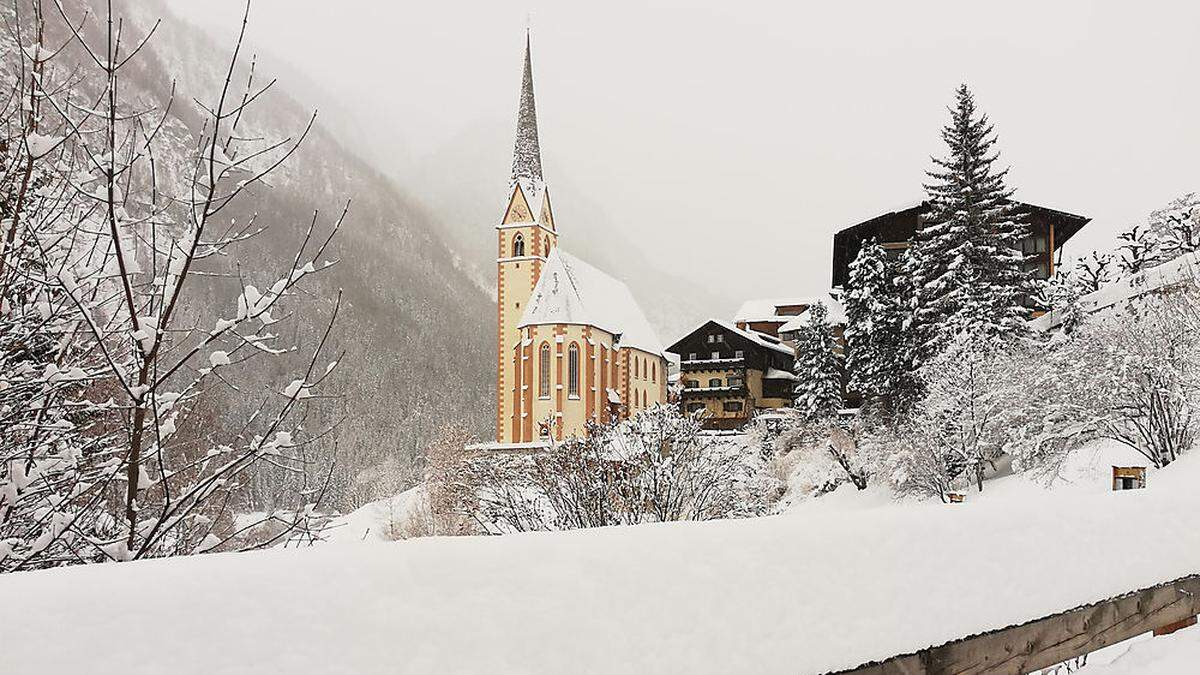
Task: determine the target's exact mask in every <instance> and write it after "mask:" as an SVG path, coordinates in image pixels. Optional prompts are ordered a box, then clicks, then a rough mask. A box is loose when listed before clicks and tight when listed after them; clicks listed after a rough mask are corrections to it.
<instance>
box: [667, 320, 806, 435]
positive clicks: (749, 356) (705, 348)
mask: <svg viewBox="0 0 1200 675" xmlns="http://www.w3.org/2000/svg"><path fill="white" fill-rule="evenodd" d="M667 351H668V352H671V353H673V354H677V355H679V360H680V363H679V370H680V376H679V377H680V382H681V384H682V389H681V390H680V401H679V402H680V406H681V407H682V408H683V410H684V411H685V412H691V413H695V412H701V411H703V412H705V413H706V418H705V419H706V422H705V426H706V427H708V428H711V429H734V428H737V427H740V426H742V425H743V424H745V423H746V422H747V421H749V420H750V418H751V417H752V416H753V415H754V412H755V411H757V410H769V409H774V408H785V407H790V406H791V405H792V400H793V398H794V396H795V394H794V393H793V389H794V388H795V384H796V376H795V374H794V373H792V367H793V366H794V364H795V353H794V352H793V351H792V349H791V348H790V347H788V346H787V345H785V344H783V343H782V342H780V341H779V339H778V338H776V337H773V336H771V335H767V334H764V333H759V332H758V331H755V330H750V329H743V328H739V327H738V326H737V325H735V324H732V323H726V322H724V321H717V320H711V321H707V322H705V323H704V324H703V325H701V326H700V327H699V328H696V329H695V330H693V331H692V332H690V333H688V334H687V335H686V336H684V337H683V338H681V339H680V340H679V341H678V342H676V343H675V344H673V345H671V346H670V347H668V348H667Z"/></svg>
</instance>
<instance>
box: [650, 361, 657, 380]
mask: <svg viewBox="0 0 1200 675" xmlns="http://www.w3.org/2000/svg"><path fill="white" fill-rule="evenodd" d="M650 381H651V382H658V361H651V362H650Z"/></svg>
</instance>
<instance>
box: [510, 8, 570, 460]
mask: <svg viewBox="0 0 1200 675" xmlns="http://www.w3.org/2000/svg"><path fill="white" fill-rule="evenodd" d="M529 42H530V40H529V33H528V31H527V32H526V34H525V64H524V71H523V73H522V76H521V97H520V103H519V108H518V112H517V140H516V144H515V146H514V148H513V162H512V175H511V177H510V178H509V184H508V193H507V194H508V202H507V204H506V205H505V208H504V214H503V216H502V218H501V220H500V224H499V225H497V226H496V234H497V238H496V246H497V249H496V297H497V303H496V305H497V306H496V311H497V316H496V441H497V442H498V443H513V442H517V441H518V440H520V438H521V431H520V430H521V426H522V420H521V419H520V414H519V413H518V412H517V411H519V410H520V409H521V406H520V405H519V400H520V397H521V396H522V387H523V386H528V384H526V383H529V382H531V381H532V376H531V375H530V373H532V368H533V360H532V353H531V351H530V350H529V349H527V348H526V347H525V346H524V345H522V340H521V334H520V331H519V330H518V329H517V325H518V324H519V323H520V321H521V315H522V314H523V313H524V311H525V308H526V306H527V305H528V303H529V296H530V294H531V293H532V292H533V287H534V285H535V284H537V281H538V276H539V275H540V274H541V271H542V267H543V266H544V265H545V263H546V256H547V255H549V253H550V250H551V249H552V248H553V247H555V246H557V245H558V231H557V229H556V228H555V226H554V215H553V211H552V209H551V207H550V193H549V191H548V190H547V189H546V181H545V178H544V177H543V176H542V156H541V148H540V146H539V142H538V127H537V108H536V106H535V104H534V98H533V65H532V61H531V58H530V49H529Z"/></svg>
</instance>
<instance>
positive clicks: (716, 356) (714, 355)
mask: <svg viewBox="0 0 1200 675" xmlns="http://www.w3.org/2000/svg"><path fill="white" fill-rule="evenodd" d="M719 358H721V352H713V353H712V360H713V361H716V360H717V359H719Z"/></svg>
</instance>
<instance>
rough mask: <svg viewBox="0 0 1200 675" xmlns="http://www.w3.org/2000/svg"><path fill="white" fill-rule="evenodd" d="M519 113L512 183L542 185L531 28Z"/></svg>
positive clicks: (527, 35)
mask: <svg viewBox="0 0 1200 675" xmlns="http://www.w3.org/2000/svg"><path fill="white" fill-rule="evenodd" d="M520 106H521V107H520V110H519V111H518V112H517V142H516V145H515V146H514V147H513V164H512V182H513V183H518V182H520V183H523V184H526V185H534V186H540V185H541V183H542V182H543V179H542V152H541V148H540V147H539V146H538V128H537V106H536V105H535V104H534V100H533V64H532V60H531V59H530V56H529V31H528V30H526V31H525V72H524V74H523V75H522V76H521V104H520Z"/></svg>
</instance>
